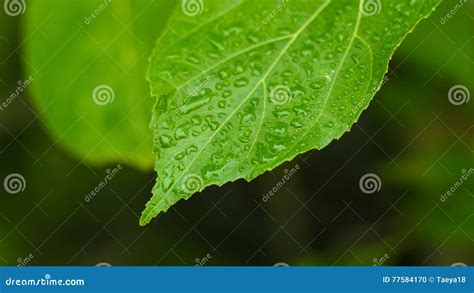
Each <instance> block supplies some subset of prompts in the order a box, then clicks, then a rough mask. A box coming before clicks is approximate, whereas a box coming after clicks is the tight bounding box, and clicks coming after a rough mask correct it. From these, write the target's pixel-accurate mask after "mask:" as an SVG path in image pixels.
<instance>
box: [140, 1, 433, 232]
mask: <svg viewBox="0 0 474 293" xmlns="http://www.w3.org/2000/svg"><path fill="white" fill-rule="evenodd" d="M184 2H186V1H184ZM184 2H183V3H184ZM381 2H382V3H381ZM438 2H439V1H438V0H425V1H423V0H413V1H396V0H387V1H360V2H359V1H354V0H337V1H330V0H319V1H315V0H312V1H309V0H308V1H303V0H293V1H270V0H261V1H249V2H246V1H234V0H232V1H231V0H227V1H226V0H223V1H193V3H194V4H196V5H197V6H198V9H197V10H195V11H193V13H191V15H189V14H190V13H189V10H187V8H189V7H186V6H184V5H183V6H182V7H179V8H176V9H175V11H174V14H173V15H172V17H171V19H170V23H169V24H168V27H169V29H168V30H167V31H166V32H165V33H164V34H163V36H162V37H161V38H160V39H159V41H158V43H157V46H156V49H155V51H154V53H153V55H152V58H151V62H150V66H149V72H148V78H149V81H150V84H151V90H152V95H153V96H155V97H156V98H157V102H156V105H155V108H154V111H153V118H152V123H151V127H152V130H153V143H154V154H155V157H156V164H155V169H156V171H157V173H158V177H157V182H156V185H155V187H154V189H153V197H152V199H151V200H150V201H149V202H148V204H147V207H146V209H145V211H144V212H143V215H142V218H141V224H142V225H144V224H147V223H148V222H150V220H151V219H152V218H153V217H155V216H157V215H158V214H159V213H160V212H162V211H166V210H167V209H168V208H169V207H170V206H171V205H173V204H175V203H176V202H177V201H178V200H180V199H187V198H189V197H190V196H191V195H192V194H194V193H195V192H198V191H201V190H203V189H204V188H205V187H206V186H209V185H222V184H224V183H226V182H230V181H234V180H237V179H239V178H244V179H246V180H252V179H254V178H255V177H257V176H258V175H260V174H262V173H264V172H265V171H267V170H271V169H273V168H275V167H276V166H278V165H280V164H282V163H283V162H285V161H288V160H291V159H293V158H294V157H295V156H297V155H298V154H301V153H304V152H307V151H309V150H312V149H322V148H323V147H325V146H327V145H328V144H329V143H330V142H331V141H332V140H334V139H337V138H339V137H341V135H342V134H343V133H344V132H346V131H348V130H349V129H350V128H351V126H352V124H354V123H355V122H356V121H357V119H358V117H359V115H360V114H361V112H362V111H363V110H364V109H365V108H366V107H367V106H368V104H369V101H370V100H371V98H372V97H373V95H374V94H375V92H376V91H377V90H378V89H379V87H380V82H381V81H382V79H383V77H384V74H385V72H386V70H387V66H388V61H389V59H390V57H391V56H392V54H393V52H394V50H395V49H396V47H397V46H398V45H399V44H400V43H401V41H402V40H403V38H404V37H405V36H406V35H407V34H408V33H409V32H410V31H411V30H412V29H413V28H414V26H415V25H416V24H417V23H418V22H419V21H420V20H421V19H422V18H424V17H426V16H427V15H429V13H430V12H431V11H432V10H433V9H434V7H435V6H436V4H437V3H438ZM194 8H195V7H194ZM196 11H197V12H196Z"/></svg>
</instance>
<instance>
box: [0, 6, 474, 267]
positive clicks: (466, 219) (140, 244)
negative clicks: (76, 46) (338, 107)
mask: <svg viewBox="0 0 474 293" xmlns="http://www.w3.org/2000/svg"><path fill="white" fill-rule="evenodd" d="M456 5H457V6H456ZM455 7H459V9H454V8H455ZM1 12H2V13H0V21H1V25H0V66H1V67H0V103H3V102H5V101H7V100H8V99H9V97H10V95H11V94H12V93H14V92H15V91H16V90H17V87H18V81H25V80H26V79H27V78H28V75H27V73H26V72H27V71H28V69H27V68H28V66H29V64H28V60H27V58H25V56H24V51H25V43H27V42H28V40H27V36H26V34H25V32H24V24H23V18H24V16H8V15H6V14H4V13H3V11H1ZM104 13H108V12H107V11H105V12H104ZM447 15H450V17H449V18H448V17H447ZM81 17H82V16H81ZM40 30H41V28H40ZM79 55H80V53H79ZM148 55H149V54H148ZM64 66H65V67H67V64H65V65H64ZM473 76H474V1H472V0H469V1H467V2H464V1H444V2H443V3H442V4H441V6H440V7H438V9H437V10H436V12H435V13H433V15H432V16H431V17H429V18H428V19H426V20H424V21H423V22H422V23H421V24H420V25H419V26H418V27H417V28H416V29H415V30H414V32H413V33H412V34H410V35H409V36H408V38H407V39H406V40H405V41H404V43H403V44H402V46H401V47H400V48H399V49H398V51H397V52H396V54H395V56H394V58H393V59H392V60H391V62H390V69H389V72H388V73H387V76H386V77H387V81H386V82H385V84H384V86H383V87H382V89H381V91H380V92H379V93H377V95H376V96H375V98H374V100H373V101H372V103H371V106H370V107H369V108H368V109H367V110H366V111H365V112H364V113H363V115H362V117H361V119H360V121H359V122H358V123H357V124H356V125H354V127H353V128H352V130H351V131H350V132H349V133H347V134H345V135H344V137H343V138H342V139H341V140H339V141H335V142H333V143H332V144H331V145H330V146H329V147H327V148H326V149H324V150H322V151H313V152H310V153H307V154H304V155H301V156H299V157H298V158H296V159H295V160H294V161H293V162H289V163H287V164H285V165H283V166H281V167H280V168H277V169H275V170H273V171H271V172H267V173H265V174H263V175H262V176H260V177H258V178H257V179H256V180H254V181H253V182H251V183H246V182H244V181H243V180H240V181H238V182H234V183H228V184H226V185H225V186H223V187H210V188H207V189H206V190H205V191H204V192H202V193H200V194H198V195H195V196H193V197H192V198H191V199H190V200H188V201H181V202H179V203H178V204H177V205H175V206H174V207H173V208H172V209H171V210H170V211H169V212H167V213H166V214H162V215H160V216H159V217H158V218H157V219H156V220H154V221H153V222H152V223H151V224H150V225H148V226H146V227H139V225H138V218H139V215H140V213H141V211H142V209H143V207H144V204H145V203H146V201H147V200H148V199H149V198H150V190H151V188H152V185H153V182H154V177H155V174H154V172H153V171H152V170H148V171H146V169H143V168H142V169H140V170H139V169H136V168H135V167H132V166H128V165H125V164H124V165H123V170H122V171H120V172H119V174H118V175H117V176H115V177H114V178H113V179H112V180H111V182H110V183H108V184H107V185H106V187H105V188H104V189H102V190H101V191H100V193H99V194H98V195H96V196H95V197H94V198H93V199H92V200H90V201H85V196H86V195H87V194H88V193H90V192H91V191H92V190H93V189H94V188H96V186H97V185H98V184H99V183H100V182H101V180H103V178H104V177H105V176H106V175H107V174H108V173H107V170H109V171H110V170H111V169H113V168H115V167H116V166H117V164H109V165H106V166H101V167H100V166H91V165H89V164H88V163H87V162H85V161H84V160H81V158H80V157H78V156H77V154H76V155H73V152H71V153H70V152H69V151H68V149H67V148H64V147H62V142H61V141H60V140H61V137H59V138H58V137H56V136H55V135H53V134H52V133H54V130H52V129H50V128H49V127H50V126H49V125H48V123H46V122H45V121H44V119H43V116H42V113H40V111H38V107H37V105H36V104H35V102H33V101H34V99H33V97H32V96H31V95H32V91H30V90H29V89H28V88H27V90H26V91H25V92H22V93H21V94H20V95H19V97H18V98H16V99H14V100H13V101H11V102H10V103H8V105H7V107H3V108H2V109H1V110H0V166H1V168H0V179H1V182H0V183H2V188H0V264H1V265H10V266H15V265H96V264H103V263H106V264H110V265H114V266H115V265H274V264H277V263H285V264H288V265H369V266H370V265H452V264H466V265H473V264H474V178H473V177H474V176H471V177H468V179H467V180H464V182H463V183H462V184H457V182H458V181H459V180H460V178H461V176H462V175H463V174H464V173H463V170H465V171H467V172H469V170H470V169H471V168H474V153H473V152H474V127H473V125H474V124H473V117H474V115H473V113H474V101H472V100H471V101H467V100H466V101H465V102H464V103H461V104H459V105H455V104H453V103H451V102H450V100H449V99H448V92H449V90H450V89H451V88H452V87H453V86H456V85H462V86H464V87H466V88H467V89H468V91H470V93H474V79H473ZM32 83H33V84H34V81H32ZM296 164H298V165H299V166H300V169H299V170H298V171H297V173H296V174H295V175H294V176H293V177H292V178H291V180H289V181H288V182H287V183H286V184H285V185H284V186H283V188H281V189H279V190H278V192H277V193H276V194H275V195H274V196H273V197H272V198H271V199H270V200H268V201H263V196H264V195H265V194H266V193H267V192H268V191H269V190H271V189H272V188H273V187H274V186H276V184H277V183H278V182H279V181H281V179H282V177H283V176H284V175H285V170H288V169H291V168H293V167H294V166H295V165H296ZM13 173H18V174H21V175H22V176H23V177H24V178H25V182H26V188H25V190H24V191H22V192H19V193H17V194H10V193H8V192H7V191H6V189H5V188H4V186H3V183H4V179H5V178H7V176H9V175H10V174H13ZM367 173H375V174H377V176H378V177H379V178H380V180H381V188H380V190H379V191H378V192H375V193H373V194H365V193H364V192H362V191H361V189H360V187H359V180H360V179H361V177H362V176H364V175H365V174H367ZM454 186H456V188H455V189H456V190H455V191H454V192H453V194H452V195H451V196H449V197H448V198H447V199H446V200H442V199H441V197H442V195H443V194H445V193H446V192H447V191H448V190H450V189H451V188H453V187H454Z"/></svg>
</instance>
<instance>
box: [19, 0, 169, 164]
mask: <svg viewBox="0 0 474 293" xmlns="http://www.w3.org/2000/svg"><path fill="white" fill-rule="evenodd" d="M173 2H174V1H170V0H156V1H154V0H134V1H132V0H120V1H111V0H68V1H63V0H35V1H33V0H32V1H28V3H27V5H28V6H27V9H26V24H25V42H26V46H25V47H26V48H25V49H26V63H27V72H28V75H31V76H33V78H34V81H33V82H32V88H33V96H34V101H35V104H36V106H37V108H38V112H39V113H40V115H41V117H42V118H44V120H45V121H46V125H47V127H48V129H49V130H50V131H51V132H52V134H53V136H54V137H53V141H55V142H56V143H60V144H62V145H64V146H66V147H67V149H69V150H70V151H72V152H73V153H74V154H75V155H77V156H78V157H80V158H82V159H83V160H85V161H86V162H89V163H92V164H103V163H110V162H114V161H127V162H129V163H130V164H134V165H136V166H138V167H141V168H148V167H151V165H152V163H153V161H154V160H153V155H152V151H151V150H152V138H151V132H150V130H149V121H150V118H151V109H152V107H153V103H154V99H153V98H152V97H150V95H149V85H148V84H147V82H146V79H145V76H146V68H147V65H148V57H149V55H150V53H151V51H152V49H153V47H154V44H155V42H156V39H157V38H158V36H159V35H160V33H161V32H162V30H163V28H164V24H165V22H166V19H167V17H168V16H169V13H170V11H171V9H172V7H173V5H174V4H173ZM150 23H153V26H150Z"/></svg>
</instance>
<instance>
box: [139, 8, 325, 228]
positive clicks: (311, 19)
mask: <svg viewBox="0 0 474 293" xmlns="http://www.w3.org/2000/svg"><path fill="white" fill-rule="evenodd" d="M329 3H331V0H325V1H324V3H323V4H322V5H321V6H320V7H318V9H317V10H316V11H315V12H314V13H313V15H311V17H310V18H309V19H308V20H307V21H306V22H305V23H304V24H303V25H302V26H301V27H300V28H299V29H298V30H297V31H296V32H295V33H293V34H292V35H291V39H290V40H289V41H288V43H287V44H286V45H285V47H284V48H283V49H282V50H281V52H280V54H279V55H278V56H277V57H276V58H275V60H274V61H273V63H272V64H271V65H270V67H269V68H268V69H267V71H266V73H265V75H264V76H263V77H262V78H261V79H260V80H259V81H258V82H257V83H256V85H255V87H254V88H253V89H252V90H251V91H250V92H249V94H248V95H247V96H246V97H245V98H244V99H243V100H242V102H241V103H240V104H239V105H238V106H237V107H236V109H235V110H234V111H233V112H232V113H230V114H229V116H228V117H227V119H226V120H225V121H224V122H223V123H222V124H221V125H220V126H219V127H218V128H217V129H216V131H215V132H214V134H213V135H212V136H211V137H210V138H209V140H208V141H207V142H206V143H205V144H204V146H203V147H202V148H201V150H200V152H199V153H197V154H196V156H195V157H194V159H193V160H192V161H191V162H190V163H189V164H188V167H187V168H186V169H185V170H184V171H183V172H182V173H181V174H183V175H182V176H180V178H178V179H177V180H176V181H175V183H173V185H172V186H171V187H170V188H169V191H168V192H167V193H165V195H164V196H163V197H162V198H161V200H160V201H158V202H157V203H155V204H152V205H151V206H150V212H149V213H148V214H147V215H146V216H145V218H146V219H147V220H148V218H149V217H150V215H151V214H154V213H155V209H156V207H157V206H158V205H159V204H160V203H161V202H162V201H163V200H164V199H165V198H167V196H168V195H169V193H170V192H171V191H172V190H173V189H174V187H175V186H176V184H177V183H178V182H180V181H181V179H182V178H183V176H184V174H185V173H186V172H187V171H189V169H190V168H191V166H193V164H194V162H195V161H196V160H197V158H198V157H199V156H200V155H201V154H202V152H203V151H204V149H205V148H206V147H207V146H208V145H209V143H210V142H211V141H212V140H213V138H214V137H215V136H216V135H217V133H219V131H220V129H222V127H224V126H225V125H226V124H227V122H228V121H229V120H230V119H231V118H232V117H233V116H234V115H235V113H236V112H237V111H238V110H239V109H240V107H242V105H243V104H244V103H245V102H246V101H247V100H248V99H249V97H250V96H251V95H252V94H253V93H254V92H255V90H256V89H257V88H258V87H259V86H260V84H261V83H262V82H264V81H265V79H266V78H267V77H268V75H269V74H270V72H272V70H273V69H274V67H275V65H276V64H277V63H278V62H279V61H280V59H281V57H283V55H284V54H285V53H286V52H287V51H288V49H289V48H290V47H291V45H292V44H293V43H294V42H295V41H296V39H297V38H298V36H299V35H300V34H301V33H302V32H303V31H304V30H305V29H306V28H307V27H308V25H310V24H311V23H312V22H313V21H314V20H315V19H316V18H317V17H318V16H319V15H320V14H321V12H323V11H324V10H325V8H326V7H327V6H328V5H329ZM264 103H267V101H266V100H265V101H264ZM257 136H258V134H257Z"/></svg>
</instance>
